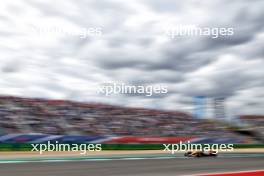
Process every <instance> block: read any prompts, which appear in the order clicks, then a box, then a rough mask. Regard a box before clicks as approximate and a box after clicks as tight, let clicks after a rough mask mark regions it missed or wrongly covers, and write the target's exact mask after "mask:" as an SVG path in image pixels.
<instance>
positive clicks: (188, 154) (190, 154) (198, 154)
mask: <svg viewBox="0 0 264 176" xmlns="http://www.w3.org/2000/svg"><path fill="white" fill-rule="evenodd" d="M184 156H186V157H209V156H212V157H216V156H217V152H215V151H188V152H186V153H184Z"/></svg>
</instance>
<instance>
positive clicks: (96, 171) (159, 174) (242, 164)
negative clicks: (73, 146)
mask: <svg viewBox="0 0 264 176" xmlns="http://www.w3.org/2000/svg"><path fill="white" fill-rule="evenodd" d="M260 169H264V157H232V158H228V157H222V158H221V157H219V158H171V159H139V160H137V159H133V160H132V159H128V160H109V161H64V162H27V163H9V164H8V163H4V164H0V175H1V176H30V175H32V176H90V175H91V176H108V175H109V176H132V175H133V176H175V175H187V174H197V173H208V172H225V171H243V170H260Z"/></svg>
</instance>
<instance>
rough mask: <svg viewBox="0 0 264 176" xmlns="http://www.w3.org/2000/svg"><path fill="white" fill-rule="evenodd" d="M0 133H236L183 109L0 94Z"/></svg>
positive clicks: (202, 134) (217, 134)
mask: <svg viewBox="0 0 264 176" xmlns="http://www.w3.org/2000/svg"><path fill="white" fill-rule="evenodd" d="M262 122H263V121H262ZM0 133H2V134H3V133H44V134H78V135H135V136H196V137H236V134H235V133H233V132H232V131H229V130H228V129H227V128H226V127H225V126H222V125H220V124H217V123H214V122H212V121H207V120H202V119H195V118H193V117H192V116H191V115H189V114H186V113H183V112H176V111H174V112H168V111H159V110H152V109H139V108H125V107H118V106H111V105H105V104H94V103H80V102H72V101H63V100H43V99H30V98H18V97H0Z"/></svg>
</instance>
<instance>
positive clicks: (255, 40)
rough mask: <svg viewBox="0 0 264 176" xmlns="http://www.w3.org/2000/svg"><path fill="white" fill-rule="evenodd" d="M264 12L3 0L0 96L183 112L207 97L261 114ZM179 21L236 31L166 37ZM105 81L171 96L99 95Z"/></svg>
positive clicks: (257, 4) (152, 2) (204, 4)
mask: <svg viewBox="0 0 264 176" xmlns="http://www.w3.org/2000/svg"><path fill="white" fill-rule="evenodd" d="M263 9H264V1H262V0H234V1H229V0H203V1H200V0H186V1H172V0H134V1H130V2H128V1H122V0H99V1H98V0H78V1H75V0H56V1H54V0H46V1H42V0H13V1H5V2H2V3H1V6H0V41H1V42H0V54H1V57H0V74H1V79H0V93H1V94H2V95H15V96H24V97H43V98H49V99H71V100H77V101H87V102H104V103H111V104H117V105H124V106H133V107H149V108H159V109H171V110H184V111H192V109H193V105H192V103H193V101H192V100H193V97H194V96H199V95H203V96H207V97H208V98H214V97H225V98H226V105H227V109H228V112H229V113H230V114H233V115H236V114H264V92H263V89H264V20H263V17H264V11H263ZM182 25H183V26H185V25H187V26H188V25H195V26H199V27H208V28H233V29H234V35H232V36H220V37H218V38H212V37H210V36H185V37H175V38H171V37H170V36H168V35H167V33H166V31H167V29H168V28H175V27H177V26H182ZM84 30H86V32H87V31H88V30H89V31H93V32H90V33H83V32H84ZM58 31H59V32H58ZM84 34H87V35H85V37H84ZM88 34H89V35H88ZM107 82H118V83H126V84H129V85H145V86H149V85H152V86H154V85H166V86H167V87H168V93H167V94H162V95H161V94H159V95H154V96H151V97H146V96H145V95H129V94H126V95H112V96H104V95H102V94H98V92H97V91H96V89H97V88H98V85H100V84H101V83H107Z"/></svg>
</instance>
